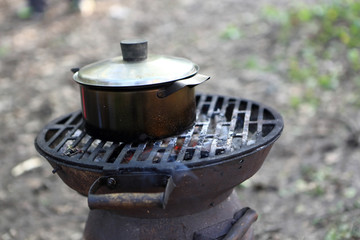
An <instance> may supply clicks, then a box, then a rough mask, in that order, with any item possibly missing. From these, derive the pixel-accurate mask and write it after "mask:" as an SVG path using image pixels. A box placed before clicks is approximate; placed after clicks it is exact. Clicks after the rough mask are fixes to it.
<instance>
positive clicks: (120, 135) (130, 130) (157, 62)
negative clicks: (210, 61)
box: [74, 40, 209, 142]
mask: <svg viewBox="0 0 360 240" xmlns="http://www.w3.org/2000/svg"><path fill="white" fill-rule="evenodd" d="M121 48H122V52H123V56H122V57H115V58H111V59H106V60H102V61H99V62H96V63H93V64H90V65H87V66H85V67H83V68H81V69H79V70H76V71H74V72H75V74H74V80H75V81H76V82H77V83H79V84H80V94H81V102H82V113H83V117H84V119H85V123H86V126H85V127H86V130H87V132H88V133H89V134H90V135H92V136H94V137H96V138H101V139H108V140H111V141H123V142H141V141H146V140H149V139H159V138H164V137H168V136H172V135H176V134H179V133H181V132H183V131H185V130H186V129H188V128H189V127H191V126H192V124H193V123H194V121H195V115H196V113H195V90H194V86H196V85H198V84H201V83H203V82H204V81H206V80H208V79H209V77H207V76H205V75H201V74H197V73H198V70H199V67H198V66H197V65H196V64H194V63H192V62H191V61H189V60H187V59H183V58H177V57H168V56H162V55H151V56H149V58H148V57H147V42H146V41H142V40H133V41H122V42H121Z"/></svg>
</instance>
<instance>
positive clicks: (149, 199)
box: [88, 176, 175, 210]
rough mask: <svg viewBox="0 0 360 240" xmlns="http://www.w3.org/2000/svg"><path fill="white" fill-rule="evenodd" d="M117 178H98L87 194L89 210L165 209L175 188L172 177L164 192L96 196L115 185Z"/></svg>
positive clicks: (168, 180) (169, 178) (168, 179)
mask: <svg viewBox="0 0 360 240" xmlns="http://www.w3.org/2000/svg"><path fill="white" fill-rule="evenodd" d="M116 179H117V177H116V176H114V177H111V176H110V177H109V176H106V177H100V178H98V179H97V180H96V181H95V182H94V183H93V184H92V185H91V187H90V189H89V193H88V205H89V208H90V209H106V210H120V209H132V208H142V207H143V208H146V207H162V208H163V209H165V207H166V204H167V202H168V199H169V196H170V194H171V192H172V191H173V189H174V188H175V183H174V182H173V179H172V177H171V176H170V177H168V178H167V183H166V186H165V190H164V192H156V193H141V192H140V193H139V192H119V193H106V194H97V192H98V190H99V189H100V188H101V187H103V186H107V187H108V188H111V185H117V184H119V183H117V182H116Z"/></svg>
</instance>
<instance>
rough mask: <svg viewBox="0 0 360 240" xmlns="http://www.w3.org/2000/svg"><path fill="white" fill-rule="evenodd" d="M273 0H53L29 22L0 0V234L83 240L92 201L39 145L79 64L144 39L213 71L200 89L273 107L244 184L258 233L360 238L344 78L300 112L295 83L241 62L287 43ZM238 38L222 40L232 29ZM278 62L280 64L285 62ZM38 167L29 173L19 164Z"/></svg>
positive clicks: (354, 132)
mask: <svg viewBox="0 0 360 240" xmlns="http://www.w3.org/2000/svg"><path fill="white" fill-rule="evenodd" d="M288 2H290V1H285V0H273V1H265V0H261V1H246V0H225V1H213V0H211V1H195V0H182V1H181V0H177V1H166V0H163V1H145V0H134V1H129V0H123V1H116V0H99V1H97V2H96V8H95V9H94V12H93V13H92V14H91V15H87V16H84V15H83V16H81V15H79V14H70V13H68V10H67V8H68V6H67V2H66V1H55V0H49V1H48V3H49V4H48V11H47V12H46V14H45V16H44V18H43V19H41V20H30V21H23V20H19V19H17V18H16V17H15V12H16V11H17V9H19V8H20V7H21V6H22V5H23V4H24V2H23V1H20V0H13V1H10V0H2V1H1V2H0V36H1V37H0V61H1V62H0V116H1V117H0V139H1V145H0V156H1V159H0V164H1V167H0V239H1V240H9V239H27V240H32V239H54V240H57V239H59V240H60V239H81V237H82V231H83V228H84V224H85V221H86V218H87V214H88V211H89V210H88V207H87V202H86V198H84V197H82V196H79V195H78V194H77V193H75V192H74V191H72V190H71V189H70V188H68V187H67V186H66V185H65V184H64V183H63V182H62V181H61V180H60V178H58V177H57V176H56V175H54V174H52V173H51V170H52V169H51V167H50V165H49V164H48V163H47V162H46V161H45V160H44V159H43V158H41V157H40V156H39V154H37V152H36V151H35V149H34V146H33V142H34V139H35V136H36V135H37V133H38V132H39V130H40V129H41V128H42V127H43V126H44V125H45V124H46V123H48V122H49V121H50V120H52V119H54V118H56V117H58V116H60V115H63V114H66V113H69V112H71V111H75V110H77V109H79V108H80V98H79V93H78V86H77V85H76V84H75V83H74V82H73V81H72V74H71V72H70V71H69V69H70V68H72V67H78V66H80V67H81V66H84V65H86V64H89V63H91V62H94V61H95V60H99V59H104V58H109V57H114V56H117V55H119V54H120V49H119V41H120V40H121V39H128V38H139V37H140V38H145V39H148V41H149V51H150V52H152V53H160V54H166V55H174V56H181V57H185V58H189V59H191V60H192V61H194V62H196V63H197V64H198V65H200V67H201V73H204V74H207V75H209V76H211V80H210V81H208V82H207V83H206V84H203V85H201V86H199V87H197V91H199V92H205V93H212V94H221V95H229V96H235V97H244V98H248V99H252V100H256V101H259V102H264V103H266V104H267V105H269V106H271V107H273V108H275V109H277V110H278V111H279V112H280V113H281V114H282V115H283V117H284V120H285V130H284V132H283V134H282V136H281V138H280V139H279V140H278V142H277V143H276V144H275V145H274V147H273V149H272V152H271V153H270V155H269V156H268V158H267V159H266V161H265V163H264V165H263V167H262V168H261V169H260V171H259V172H258V173H257V174H256V175H255V176H254V177H253V178H251V179H250V180H249V181H247V182H245V183H244V184H242V186H239V187H238V188H237V191H238V194H239V197H240V199H241V201H242V204H243V205H244V206H249V207H251V208H253V209H255V210H256V211H257V212H258V214H259V216H260V217H259V219H258V221H257V222H256V223H255V224H254V229H255V234H256V239H260V240H265V239H281V240H283V239H306V240H308V239H309V240H311V239H360V193H359V191H360V174H359V169H360V161H359V159H360V150H359V147H358V145H359V132H360V131H359V129H360V128H359V124H358V123H359V120H360V114H359V109H357V108H353V107H350V106H348V105H346V104H345V103H344V101H343V96H345V95H346V94H347V92H348V91H351V86H347V85H346V83H345V84H344V85H342V86H341V87H340V88H339V89H338V90H337V91H336V92H332V93H327V94H325V95H324V96H321V97H322V98H323V99H325V101H324V102H326V104H324V106H322V107H321V108H319V109H317V110H314V109H312V108H309V107H307V106H306V105H305V106H303V107H301V108H300V109H298V110H296V111H295V110H294V109H292V108H291V107H290V105H289V98H290V96H291V95H292V94H293V93H294V92H297V91H301V89H298V88H297V87H294V86H293V85H291V83H290V82H289V81H288V79H286V78H284V77H283V76H280V75H279V74H276V72H265V71H262V70H261V69H245V68H243V67H242V66H243V65H244V63H245V62H246V61H247V60H248V59H249V58H251V57H252V56H256V57H257V58H258V59H260V63H261V64H264V65H266V64H267V63H269V62H271V61H273V60H274V59H272V56H273V55H272V53H273V52H274V51H281V49H282V48H281V46H280V45H278V44H279V43H277V42H276V41H274V39H273V36H272V32H273V27H272V26H271V25H269V24H268V23H267V22H266V21H263V20H262V18H261V16H262V9H263V8H264V6H266V5H268V4H272V5H276V6H277V7H281V8H286V7H288ZM232 25H236V26H237V27H238V28H240V29H241V32H239V33H236V34H241V36H237V37H236V36H235V39H227V38H224V37H222V36H223V34H224V31H226V29H229V26H232ZM278 67H279V68H281V67H282V66H278ZM24 162H27V163H30V165H29V169H20V170H19V167H18V166H19V164H21V163H24Z"/></svg>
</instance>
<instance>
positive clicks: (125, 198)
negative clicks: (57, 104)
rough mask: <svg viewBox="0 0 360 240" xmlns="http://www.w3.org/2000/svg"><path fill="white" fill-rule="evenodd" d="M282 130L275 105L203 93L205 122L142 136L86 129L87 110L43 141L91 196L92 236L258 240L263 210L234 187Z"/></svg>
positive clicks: (88, 230) (87, 235)
mask: <svg viewBox="0 0 360 240" xmlns="http://www.w3.org/2000/svg"><path fill="white" fill-rule="evenodd" d="M282 129H283V120H282V118H281V116H280V115H279V114H278V113H277V112H276V111H274V110H273V109H271V108H269V107H267V106H265V105H263V104H260V103H257V102H254V101H250V100H246V99H240V98H232V97H227V96H217V95H206V94H198V95H196V122H195V124H194V125H193V127H192V128H191V129H189V130H186V131H185V132H183V133H182V134H179V135H177V136H173V137H168V138H165V139H160V140H151V141H148V142H142V143H125V142H113V141H106V140H101V139H96V138H94V137H92V136H91V135H89V134H87V132H86V131H85V129H84V120H83V118H82V114H81V111H77V112H74V113H71V114H67V115H65V116H62V117H60V118H58V119H56V120H54V121H52V122H50V123H49V124H48V125H47V126H45V127H44V128H43V129H42V131H41V132H40V133H39V135H38V136H37V138H36V140H35V146H36V149H37V151H38V152H39V153H40V154H41V155H42V156H44V157H45V158H46V159H47V160H48V161H49V163H50V164H51V165H52V167H53V169H54V170H53V172H54V173H57V174H58V175H59V177H60V178H61V179H62V180H63V181H64V183H65V184H67V185H68V186H69V187H71V188H72V189H74V190H76V191H77V192H79V193H80V194H82V195H84V196H87V199H88V205H89V208H90V209H91V211H90V213H89V216H88V220H87V223H86V227H85V230H84V239H86V240H92V239H110V240H111V239H253V231H252V229H251V228H250V227H251V224H252V223H253V222H254V221H255V220H256V218H257V215H256V213H255V211H253V210H252V209H249V208H243V207H242V206H241V204H240V202H239V199H238V197H237V195H236V193H235V191H234V187H235V186H237V185H238V184H240V183H242V182H243V181H245V180H246V179H248V178H250V177H251V176H252V175H254V174H255V173H256V172H257V171H258V170H259V168H260V167H261V165H262V163H263V161H264V159H265V158H266V156H267V154H268V153H269V151H270V149H271V147H272V145H273V143H274V142H275V141H276V140H277V139H278V138H279V136H280V134H281V132H282Z"/></svg>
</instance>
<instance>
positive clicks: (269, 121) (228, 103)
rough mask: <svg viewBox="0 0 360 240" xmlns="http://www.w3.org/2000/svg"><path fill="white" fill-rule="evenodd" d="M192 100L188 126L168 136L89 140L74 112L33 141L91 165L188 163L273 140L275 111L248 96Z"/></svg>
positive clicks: (278, 124)
mask: <svg viewBox="0 0 360 240" xmlns="http://www.w3.org/2000/svg"><path fill="white" fill-rule="evenodd" d="M196 104H197V119H196V122H195V124H194V126H193V127H192V128H191V129H190V130H188V131H185V132H183V133H182V134H180V135H177V136H174V137H169V138H166V139H161V140H157V141H149V142H145V143H123V142H110V141H104V140H100V139H94V138H92V137H91V136H90V135H88V134H87V133H86V132H85V130H84V122H83V119H82V116H81V111H77V112H74V113H72V114H69V115H66V116H63V117H61V118H58V119H56V120H55V121H53V122H51V123H50V124H48V125H47V126H46V127H45V128H44V129H43V131H42V132H41V133H40V134H39V136H38V137H37V139H36V145H37V148H38V150H40V152H41V153H42V154H43V155H45V156H48V157H51V158H53V159H55V160H56V161H60V162H62V163H65V164H68V165H71V166H78V167H86V168H91V169H99V170H120V169H127V168H140V167H141V168H173V167H174V166H176V167H178V166H181V167H184V166H185V167H192V166H198V165H204V164H208V163H213V162H217V161H221V160H224V159H229V158H231V157H232V156H234V155H239V154H246V153H247V152H250V151H253V150H255V149H257V148H259V147H261V146H263V145H265V144H267V143H269V142H272V141H274V140H275V139H277V137H278V136H279V135H280V133H281V131H282V128H283V121H282V119H281V116H280V115H279V114H278V113H277V112H275V111H273V110H272V109H270V108H268V107H266V106H263V105H261V104H259V103H256V102H253V101H249V100H245V99H237V98H231V97H225V96H214V95H197V96H196ZM178 163H181V164H178Z"/></svg>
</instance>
